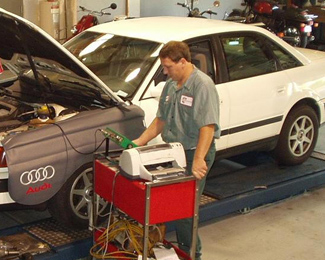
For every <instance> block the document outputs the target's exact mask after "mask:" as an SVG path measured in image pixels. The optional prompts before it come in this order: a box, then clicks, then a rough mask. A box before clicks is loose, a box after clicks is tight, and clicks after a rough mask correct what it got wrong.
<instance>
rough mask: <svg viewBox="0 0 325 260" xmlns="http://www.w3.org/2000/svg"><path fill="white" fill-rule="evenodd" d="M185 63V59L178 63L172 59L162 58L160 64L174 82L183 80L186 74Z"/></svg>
mask: <svg viewBox="0 0 325 260" xmlns="http://www.w3.org/2000/svg"><path fill="white" fill-rule="evenodd" d="M184 61H185V59H183V58H182V59H180V60H179V61H178V62H174V61H172V60H171V59H170V58H161V59H160V62H161V65H162V66H163V68H164V74H167V75H168V76H169V77H170V78H172V79H173V80H174V81H179V80H180V79H182V77H183V74H184V67H185V66H184Z"/></svg>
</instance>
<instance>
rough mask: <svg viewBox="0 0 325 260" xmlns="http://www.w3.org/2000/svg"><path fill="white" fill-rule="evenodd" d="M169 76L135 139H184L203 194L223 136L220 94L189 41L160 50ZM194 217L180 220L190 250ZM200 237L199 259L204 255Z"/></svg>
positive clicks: (183, 244) (181, 240)
mask: <svg viewBox="0 0 325 260" xmlns="http://www.w3.org/2000/svg"><path fill="white" fill-rule="evenodd" d="M159 57H160V61H161V64H162V66H163V69H164V73H165V74H167V75H168V76H169V80H168V81H167V82H166V85H165V87H164V89H163V92H162V94H161V96H160V101H159V108H158V111H157V115H156V118H155V119H154V120H153V122H152V123H151V124H150V126H149V127H148V128H147V129H146V130H145V131H144V132H143V134H142V135H141V136H140V137H139V138H138V139H136V140H134V143H136V144H137V145H140V146H141V145H145V144H147V142H149V141H150V140H152V139H153V138H155V137H156V136H157V135H159V134H161V136H162V139H163V140H164V141H165V142H167V143H170V142H180V143H181V144H182V145H183V147H184V150H185V154H186V163H187V171H188V172H189V173H192V174H193V175H194V176H195V177H196V178H197V179H198V180H200V191H199V195H201V194H202V192H203V189H204V185H205V179H206V175H207V174H208V172H209V170H210V168H211V166H212V164H213V162H214V159H215V152H216V150H215V145H214V138H219V136H220V126H219V97H218V93H217V90H216V88H215V85H214V82H213V81H212V80H211V78H210V77H209V76H207V75H206V74H204V73H203V72H202V71H200V70H198V69H197V68H196V67H195V66H194V65H193V64H192V63H191V54H190V51H189V48H188V46H187V44H186V43H183V42H177V41H171V42H169V43H167V44H166V45H165V46H164V47H163V48H162V49H161V51H160V53H159ZM191 228H192V218H189V219H182V220H179V221H177V222H176V235H177V241H178V245H179V248H180V249H182V250H183V251H185V252H186V253H189V252H190V247H191V237H192V236H191V234H192V231H191ZM200 256H201V242H200V239H199V237H198V241H197V246H196V258H195V259H196V260H199V259H201V258H200Z"/></svg>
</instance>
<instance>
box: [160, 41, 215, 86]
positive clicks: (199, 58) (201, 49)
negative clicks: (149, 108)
mask: <svg viewBox="0 0 325 260" xmlns="http://www.w3.org/2000/svg"><path fill="white" fill-rule="evenodd" d="M187 44H188V46H189V48H190V52H191V62H192V63H193V64H194V65H195V66H196V67H197V68H198V69H200V70H201V71H203V72H204V73H206V74H207V75H208V76H210V77H211V78H212V80H213V81H214V79H215V70H214V66H213V55H212V51H211V45H210V42H209V41H208V40H203V41H198V42H191V43H187ZM167 78H168V77H167V75H165V74H164V70H163V68H162V66H160V67H159V69H158V71H157V73H156V75H155V76H154V82H155V85H158V83H160V82H163V81H166V80H167Z"/></svg>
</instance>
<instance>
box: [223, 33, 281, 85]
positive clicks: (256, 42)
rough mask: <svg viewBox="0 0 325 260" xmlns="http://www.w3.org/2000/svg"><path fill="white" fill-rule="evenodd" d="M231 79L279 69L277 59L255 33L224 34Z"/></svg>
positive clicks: (224, 46) (224, 45) (224, 47)
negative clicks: (240, 34)
mask: <svg viewBox="0 0 325 260" xmlns="http://www.w3.org/2000/svg"><path fill="white" fill-rule="evenodd" d="M221 43H222V45H223V49H224V52H225V58H226V62H227V68H228V73H229V78H230V80H239V79H243V78H248V77H253V76H258V75H263V74H267V73H271V72H274V71H276V70H277V68H276V64H277V63H276V60H275V58H274V57H273V55H270V53H269V52H267V51H266V48H265V44H264V43H263V41H262V40H261V38H259V37H257V36H254V35H242V36H236V37H234V36H222V37H221Z"/></svg>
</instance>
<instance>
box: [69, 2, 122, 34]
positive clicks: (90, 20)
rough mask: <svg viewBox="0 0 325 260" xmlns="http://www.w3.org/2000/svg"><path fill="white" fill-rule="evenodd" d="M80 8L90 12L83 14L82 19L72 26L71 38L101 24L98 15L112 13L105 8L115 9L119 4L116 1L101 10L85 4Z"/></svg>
mask: <svg viewBox="0 0 325 260" xmlns="http://www.w3.org/2000/svg"><path fill="white" fill-rule="evenodd" d="M79 8H80V10H81V11H82V12H88V14H87V15H83V16H82V17H81V19H80V20H79V21H78V23H77V24H76V25H74V26H73V27H72V29H71V32H72V36H71V37H70V38H69V39H71V38H72V37H74V36H76V35H78V34H79V33H81V32H82V31H84V30H86V29H88V28H90V27H92V26H95V25H97V24H99V21H98V16H103V15H111V13H108V12H106V11H105V10H107V9H112V10H115V9H116V8H117V5H116V4H115V3H112V4H111V5H110V6H109V7H105V8H103V9H101V10H100V11H93V10H88V9H86V8H85V7H83V6H79Z"/></svg>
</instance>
